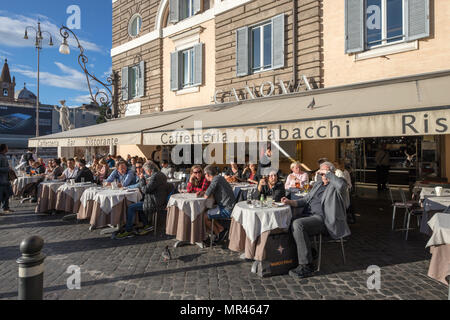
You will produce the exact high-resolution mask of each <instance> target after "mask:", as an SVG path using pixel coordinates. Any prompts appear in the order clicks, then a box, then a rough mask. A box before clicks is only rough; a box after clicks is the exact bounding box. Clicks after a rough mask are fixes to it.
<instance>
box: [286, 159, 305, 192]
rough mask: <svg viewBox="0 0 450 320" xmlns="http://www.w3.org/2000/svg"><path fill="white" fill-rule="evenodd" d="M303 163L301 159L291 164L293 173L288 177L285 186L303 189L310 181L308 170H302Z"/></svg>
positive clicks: (287, 188)
mask: <svg viewBox="0 0 450 320" xmlns="http://www.w3.org/2000/svg"><path fill="white" fill-rule="evenodd" d="M301 168H302V164H301V163H300V162H299V161H296V162H293V163H292V164H291V171H292V173H291V174H290V175H289V176H288V177H287V179H286V184H285V185H284V188H285V189H286V190H289V189H294V188H295V189H302V188H303V187H304V186H305V185H306V184H307V183H309V176H308V174H307V173H306V172H303V171H302V169H301Z"/></svg>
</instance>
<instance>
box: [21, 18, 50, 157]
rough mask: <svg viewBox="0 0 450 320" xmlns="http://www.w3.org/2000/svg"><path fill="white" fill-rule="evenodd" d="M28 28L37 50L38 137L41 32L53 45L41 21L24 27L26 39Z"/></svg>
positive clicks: (37, 121) (37, 133) (42, 38)
mask: <svg viewBox="0 0 450 320" xmlns="http://www.w3.org/2000/svg"><path fill="white" fill-rule="evenodd" d="M28 30H32V31H34V36H35V43H34V46H35V48H36V50H37V100H36V138H37V137H39V72H40V70H39V69H40V52H41V50H42V41H43V40H44V37H43V34H48V36H49V38H50V41H49V46H53V37H52V35H51V33H50V32H48V31H42V30H41V23H40V22H38V25H37V28H35V27H31V26H28V27H26V28H25V36H24V37H23V38H24V39H25V40H28ZM37 154H38V148H36V155H37Z"/></svg>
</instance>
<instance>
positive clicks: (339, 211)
mask: <svg viewBox="0 0 450 320" xmlns="http://www.w3.org/2000/svg"><path fill="white" fill-rule="evenodd" d="M335 171H336V169H335V167H334V165H333V164H332V163H330V162H324V163H322V164H321V165H320V170H319V171H318V174H319V176H320V177H321V179H320V181H318V182H316V183H315V184H314V187H313V188H312V190H311V192H310V193H309V194H308V195H307V196H305V197H304V198H303V199H301V200H298V201H294V200H288V199H287V198H283V199H282V202H283V203H285V204H287V205H290V206H292V207H302V208H304V211H303V216H304V217H302V218H299V219H296V220H294V222H293V223H292V234H293V236H294V239H295V243H296V245H297V252H298V262H299V266H298V267H297V268H296V269H294V270H291V271H290V272H289V275H290V276H292V277H298V278H306V277H309V276H311V275H312V274H313V273H314V272H315V270H316V269H315V266H314V264H313V257H312V250H311V242H310V239H309V238H310V236H314V235H318V234H320V233H322V232H326V231H328V233H329V234H330V236H331V237H332V238H333V239H340V238H343V237H347V236H349V235H350V229H349V228H348V225H347V219H346V210H347V207H348V201H347V199H346V196H345V193H346V192H347V182H346V181H345V179H342V178H338V177H336V175H335V174H334V172H335Z"/></svg>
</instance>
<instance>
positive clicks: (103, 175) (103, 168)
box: [95, 159, 111, 183]
mask: <svg viewBox="0 0 450 320" xmlns="http://www.w3.org/2000/svg"><path fill="white" fill-rule="evenodd" d="M110 171H111V169H110V168H109V165H108V163H107V162H106V160H105V159H101V160H100V162H99V164H98V167H97V171H96V172H95V177H96V179H97V180H98V182H100V183H103V181H104V180H106V179H108V176H109V173H110Z"/></svg>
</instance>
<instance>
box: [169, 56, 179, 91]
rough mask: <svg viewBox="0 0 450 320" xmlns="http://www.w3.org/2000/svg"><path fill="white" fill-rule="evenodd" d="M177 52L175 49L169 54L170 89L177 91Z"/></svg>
mask: <svg viewBox="0 0 450 320" xmlns="http://www.w3.org/2000/svg"><path fill="white" fill-rule="evenodd" d="M178 57H179V52H178V51H175V52H172V53H171V54H170V90H172V91H177V90H178V89H179V88H180V78H179V74H180V71H179V59H178Z"/></svg>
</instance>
